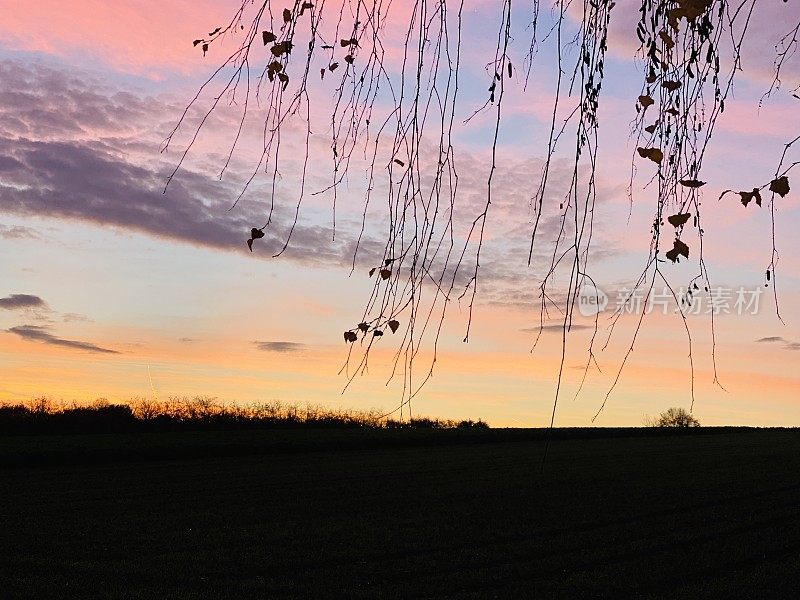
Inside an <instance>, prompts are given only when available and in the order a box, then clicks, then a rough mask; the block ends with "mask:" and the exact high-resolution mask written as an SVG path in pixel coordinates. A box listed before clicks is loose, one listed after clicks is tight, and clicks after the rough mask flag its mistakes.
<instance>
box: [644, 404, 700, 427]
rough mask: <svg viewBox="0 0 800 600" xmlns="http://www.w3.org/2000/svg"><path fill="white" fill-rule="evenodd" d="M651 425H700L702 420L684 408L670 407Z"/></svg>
mask: <svg viewBox="0 0 800 600" xmlns="http://www.w3.org/2000/svg"><path fill="white" fill-rule="evenodd" d="M650 425H651V426H652V427H700V421H698V420H697V419H695V418H694V417H693V416H692V415H691V413H689V412H687V411H686V409H684V408H676V407H672V408H668V409H667V410H665V411H664V412H662V413H661V414H660V415H658V418H657V419H654V420H653V421H652V422H651V423H650Z"/></svg>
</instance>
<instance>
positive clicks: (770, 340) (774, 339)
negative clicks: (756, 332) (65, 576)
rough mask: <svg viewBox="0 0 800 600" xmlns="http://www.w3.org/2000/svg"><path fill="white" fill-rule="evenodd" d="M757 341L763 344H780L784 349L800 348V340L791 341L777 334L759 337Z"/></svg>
mask: <svg viewBox="0 0 800 600" xmlns="http://www.w3.org/2000/svg"><path fill="white" fill-rule="evenodd" d="M756 342H758V343H765V344H781V347H782V348H783V349H784V350H800V342H791V341H789V340H787V339H786V338H784V337H781V336H779V335H771V336H768V337H763V338H759V339H757V340H756Z"/></svg>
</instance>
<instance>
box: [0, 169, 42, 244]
mask: <svg viewBox="0 0 800 600" xmlns="http://www.w3.org/2000/svg"><path fill="white" fill-rule="evenodd" d="M4 159H5V157H2V156H0V173H2V171H3V164H4V163H3V161H4ZM0 238H2V239H4V240H24V239H29V240H36V239H39V234H38V233H37V231H36V230H35V229H33V228H31V227H23V226H21V225H13V226H8V225H3V224H0Z"/></svg>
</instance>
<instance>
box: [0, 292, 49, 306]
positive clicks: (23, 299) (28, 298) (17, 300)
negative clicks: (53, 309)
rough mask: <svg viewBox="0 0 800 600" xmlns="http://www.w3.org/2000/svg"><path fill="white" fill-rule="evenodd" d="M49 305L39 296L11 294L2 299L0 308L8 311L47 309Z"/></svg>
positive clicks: (0, 299)
mask: <svg viewBox="0 0 800 600" xmlns="http://www.w3.org/2000/svg"><path fill="white" fill-rule="evenodd" d="M45 307H47V304H46V303H45V301H44V300H42V299H41V298H40V297H39V296H34V295H33V294H11V295H10V296H6V297H5V298H0V308H4V309H6V310H19V309H27V308H39V309H41V308H45Z"/></svg>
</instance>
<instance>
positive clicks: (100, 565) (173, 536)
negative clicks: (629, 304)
mask: <svg viewBox="0 0 800 600" xmlns="http://www.w3.org/2000/svg"><path fill="white" fill-rule="evenodd" d="M634 434H635V435H634ZM631 436H632V437H631ZM543 449H544V441H543V438H542V435H541V433H539V432H524V431H520V430H516V431H506V432H503V431H497V430H491V431H490V432H485V433H483V434H481V433H474V432H469V433H468V434H464V433H463V432H458V431H427V432H426V431H422V432H420V431H396V432H391V431H389V432H387V431H383V432H380V431H379V432H368V431H350V432H337V431H325V432H314V431H295V432H274V431H273V432H270V431H261V432H225V433H219V434H214V433H208V432H206V433H167V434H131V435H118V436H61V437H59V436H47V437H44V436H35V437H23V436H20V437H13V438H2V439H0V596H2V597H3V598H16V597H26V598H51V597H52V598H61V597H76V598H77V597H81V598H83V597H102V598H158V599H161V598H206V597H221V598H251V597H259V598H273V597H308V598H318V597H340V596H345V597H352V598H360V597H363V598H412V597H435V598H448V597H454V598H455V597H458V598H492V597H499V598H507V597H520V598H549V597H558V598H587V597H598V598H599V597H604V598H622V597H642V598H650V597H659V598H662V597H667V598H731V597H737V598H738V597H744V598H765V597H774V598H794V597H797V595H798V590H800V432H793V431H781V430H771V431H767V430H762V431H733V432H724V431H718V430H708V429H706V430H701V431H696V432H691V434H689V435H677V436H674V435H673V436H664V435H652V436H643V435H641V431H631V432H625V431H615V432H605V433H604V432H597V431H594V432H584V433H583V434H581V433H580V432H578V433H575V432H562V433H561V434H559V433H558V432H557V434H556V435H555V436H554V439H553V441H552V443H551V445H550V450H549V455H548V458H547V462H546V465H545V469H544V473H542V472H541V471H540V467H541V462H542V452H543Z"/></svg>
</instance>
